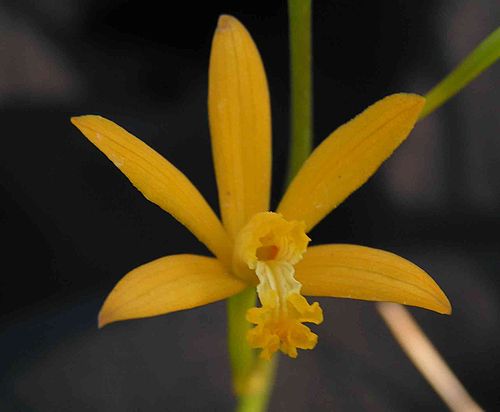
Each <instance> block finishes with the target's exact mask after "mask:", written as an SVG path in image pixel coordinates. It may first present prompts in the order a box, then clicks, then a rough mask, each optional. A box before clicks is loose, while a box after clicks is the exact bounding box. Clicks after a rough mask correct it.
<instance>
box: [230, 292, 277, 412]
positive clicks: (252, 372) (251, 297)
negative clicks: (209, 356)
mask: <svg viewBox="0 0 500 412" xmlns="http://www.w3.org/2000/svg"><path fill="white" fill-rule="evenodd" d="M255 300H256V292H255V288H248V289H246V290H244V291H243V292H241V293H240V294H238V295H236V296H233V297H232V298H230V299H229V300H228V305H227V310H228V342H229V357H230V361H231V368H232V375H233V390H234V392H235V395H236V397H237V406H236V411H237V412H263V411H265V410H266V409H267V404H268V403H269V398H270V395H271V390H272V387H273V382H274V375H275V369H276V363H277V356H275V357H274V359H273V360H272V361H264V360H261V359H258V358H257V354H256V351H255V350H253V349H251V348H250V346H248V342H247V340H246V334H247V331H248V330H249V329H250V328H251V327H252V325H251V324H250V323H249V322H247V320H246V319H245V316H246V313H247V310H248V309H250V308H252V307H254V306H255Z"/></svg>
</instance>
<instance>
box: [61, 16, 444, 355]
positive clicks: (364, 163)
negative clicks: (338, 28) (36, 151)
mask: <svg viewBox="0 0 500 412" xmlns="http://www.w3.org/2000/svg"><path fill="white" fill-rule="evenodd" d="M424 102H425V99H424V98H423V97H420V96H417V95H414V94H404V93H401V94H394V95H391V96H388V97H386V98H384V99H382V100H380V101H378V102H377V103H375V104H373V105H372V106H370V107H369V108H368V109H366V110H365V111H364V112H362V113H361V114H359V115H358V116H356V117H355V118H354V119H352V120H351V121H349V122H348V123H346V124H344V125H343V126H341V127H339V128H338V129H337V130H336V131H334V132H333V133H332V134H331V135H330V136H328V137H327V138H326V140H325V141H324V142H323V143H322V144H321V145H320V146H318V147H317V148H316V150H315V151H314V152H313V153H312V155H311V156H310V157H309V159H308V160H307V161H306V162H305V164H304V165H303V167H302V168H301V170H300V171H299V172H298V174H297V175H296V177H295V178H294V179H293V181H292V182H291V184H290V186H289V187H288V189H287V190H286V193H285V195H284V196H283V198H282V200H281V202H280V203H279V206H278V208H277V210H276V212H271V211H269V198H270V187H271V115H270V104H269V91H268V87H267V80H266V76H265V72H264V67H263V64H262V61H261V58H260V55H259V52H258V50H257V48H256V46H255V44H254V42H253V40H252V38H251V37H250V34H249V33H248V32H247V30H246V29H245V27H244V26H243V25H242V24H241V23H240V22H239V21H238V20H236V19H235V18H234V17H230V16H221V18H220V19H219V23H218V27H217V30H216V32H215V35H214V39H213V43H212V52H211V57H210V70H209V93H208V106H209V118H210V131H211V137H212V150H213V158H214V164H215V173H216V178H217V187H218V192H219V204H220V211H221V215H222V222H221V221H220V220H219V218H218V217H217V216H216V214H215V213H214V212H213V211H212V209H211V208H210V206H209V205H208V204H207V202H206V201H205V199H204V198H203V196H202V195H201V194H200V193H199V191H198V190H197V189H196V188H195V187H194V186H193V184H192V183H191V182H190V181H189V180H188V179H187V178H186V176H184V174H182V173H181V172H180V171H179V170H178V169H176V168H175V167H174V166H173V165H172V164H171V163H169V162H168V161H167V160H166V159H165V158H163V157H162V156H160V155H159V154H158V153H157V152H155V151H154V150H153V149H151V148H150V147H148V146H147V145H146V144H144V143H143V142H142V141H140V140H139V139H137V138H136V137H134V136H133V135H131V134H130V133H128V132H127V131H126V130H125V129H123V128H121V127H120V126H118V125H116V124H115V123H113V122H112V121H110V120H107V119H104V118H102V117H99V116H93V115H89V116H80V117H73V118H72V119H71V121H72V123H73V124H74V125H75V126H76V127H77V128H78V129H79V130H80V131H81V132H82V133H83V134H84V135H85V136H86V137H87V138H88V139H89V140H90V141H91V142H92V143H93V144H94V145H95V146H97V148H99V149H100V150H101V151H102V152H103V153H104V154H105V155H106V156H107V157H108V158H109V159H110V160H111V161H112V162H113V163H114V164H115V165H116V166H117V167H118V168H119V169H120V170H121V171H122V172H123V173H124V174H125V175H126V176H127V177H128V178H129V179H130V181H131V182H132V184H133V185H134V186H136V187H137V188H138V189H139V190H140V191H141V192H142V193H143V194H144V196H145V197H146V198H147V199H149V200H150V201H151V202H153V203H155V204H157V205H158V206H160V207H161V208H162V209H163V210H165V211H166V212H168V213H170V214H171V215H172V216H173V217H174V218H175V219H177V220H178V221H179V222H181V223H182V224H183V225H185V226H186V227H187V228H188V229H189V230H190V231H191V232H192V233H193V234H194V235H195V236H196V237H197V238H198V239H199V240H200V241H201V242H203V243H204V244H205V245H206V246H207V247H208V249H209V250H210V251H211V252H212V253H213V254H214V255H215V258H211V257H204V256H196V255H189V254H182V255H173V256H167V257H163V258H160V259H157V260H155V261H153V262H150V263H147V264H145V265H142V266H140V267H138V268H137V269H134V270H132V271H131V272H130V273H128V274H127V275H126V276H125V277H124V278H123V279H122V280H120V281H119V282H118V284H117V285H116V286H115V288H114V289H113V291H112V292H111V293H110V295H109V296H108V297H107V299H106V301H105V302H104V305H103V307H102V309H101V311H100V313H99V326H100V327H102V326H104V325H106V324H109V323H111V322H115V321H119V320H125V319H134V318H142V317H148V316H156V315H162V314H166V313H169V312H173V311H178V310H183V309H189V308H193V307H196V306H200V305H205V304H208V303H211V302H215V301H218V300H221V299H225V298H228V297H230V296H233V295H235V294H237V293H239V292H241V291H242V290H244V289H245V288H247V287H256V288H257V293H258V296H259V300H260V307H256V308H252V309H250V310H249V311H248V312H247V320H248V321H249V322H251V323H253V324H254V325H255V327H254V328H253V329H251V330H250V331H249V332H248V335H247V340H248V343H249V345H250V346H251V347H252V348H260V349H261V357H262V358H264V359H270V358H271V356H272V355H273V353H275V352H276V351H278V350H281V351H282V352H284V353H286V354H287V355H289V356H291V357H292V358H294V357H296V356H297V349H312V348H314V346H315V345H316V343H317V335H315V334H314V333H312V332H311V330H310V329H309V328H308V327H307V326H305V325H304V323H306V322H309V323H315V324H319V323H321V322H322V321H323V313H322V310H321V308H320V306H319V304H318V303H317V302H315V303H312V304H310V303H309V302H308V301H307V300H306V298H305V297H304V296H331V297H342V298H351V299H362V300H371V301H391V302H398V303H402V304H406V305H413V306H420V307H423V308H426V309H430V310H433V311H436V312H439V313H447V314H449V313H450V312H451V306H450V303H449V301H448V299H447V298H446V296H445V294H444V293H443V292H442V290H441V289H440V288H439V286H438V285H437V284H436V283H435V282H434V281H433V280H432V278H431V277H430V276H429V275H428V274H427V273H425V272H424V271H423V270H422V269H420V268H419V267H417V266H416V265H414V264H413V263H411V262H409V261H407V260H405V259H403V258H401V257H399V256H397V255H394V254H392V253H389V252H385V251H382V250H377V249H373V248H368V247H363V246H356V245H343V244H336V245H322V246H312V247H308V243H309V241H310V239H309V237H308V236H307V233H308V232H309V231H310V230H311V229H312V228H313V227H314V226H315V225H316V224H317V223H318V222H320V221H321V220H322V219H323V218H324V217H325V216H326V215H327V214H328V213H329V212H330V211H332V210H333V209H334V208H335V207H336V206H337V205H339V204H340V203H341V202H342V201H344V200H345V199H346V198H347V197H348V196H349V195H350V194H351V193H352V192H353V191H355V190H356V189H357V188H359V187H360V186H361V185H362V184H363V183H365V182H366V180H367V179H368V178H369V177H370V176H371V175H372V174H373V173H374V172H375V171H376V170H377V168H378V167H379V166H380V165H381V163H382V162H383V161H384V160H385V159H386V158H387V157H389V156H390V155H391V153H392V152H393V151H394V150H395V149H396V148H397V147H398V146H399V145H400V144H401V142H402V141H403V140H404V139H405V138H406V137H407V136H408V134H409V133H410V131H411V130H412V128H413V126H414V124H415V122H416V121H417V119H418V117H419V114H420V113H421V110H422V108H423V106H424Z"/></svg>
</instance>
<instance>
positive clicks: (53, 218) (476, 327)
mask: <svg viewBox="0 0 500 412" xmlns="http://www.w3.org/2000/svg"><path fill="white" fill-rule="evenodd" d="M164 7H165V8H164ZM222 13H228V14H233V15H235V16H236V17H237V18H239V19H240V20H241V21H242V22H243V23H244V24H245V25H246V27H247V28H248V29H249V31H250V32H251V33H252V35H253V37H254V39H255V41H256V43H257V45H258V47H259V49H260V52H261V54H262V57H263V60H264V64H265V67H266V71H267V75H268V80H269V85H270V90H271V99H272V113H273V136H274V142H273V145H274V148H273V149H274V165H273V173H274V180H273V199H274V201H273V205H276V203H277V200H278V199H279V196H280V193H281V191H282V188H283V184H284V183H283V178H284V174H285V167H286V164H285V160H286V154H287V136H288V132H289V127H288V98H289V95H288V93H289V85H288V81H289V77H288V39H287V10H286V2H285V1H274V2H269V1H267V2H263V1H262V2H259V1H238V2H234V1H211V2H209V3H206V4H203V5H202V6H199V5H198V3H196V2H188V1H183V2H147V1H144V0H142V1H139V0H131V1H125V0H121V1H119V0H117V1H97V0H66V1H64V2H62V1H56V0H36V1H35V0H17V1H16V2H13V1H1V2H0V119H1V124H2V130H3V132H2V135H3V140H2V146H1V149H0V234H1V237H2V244H3V246H2V248H1V249H0V250H1V252H0V256H1V257H2V262H3V269H2V275H1V276H0V324H1V325H0V349H1V350H0V410H2V411H69V410H71V411H85V410H89V411H164V410H168V411H198V410H204V411H226V410H231V409H232V407H233V399H232V396H231V390H230V376H229V364H228V359H227V355H226V342H225V327H226V320H225V304H224V303H223V302H219V303H216V304H212V305H209V306H205V307H201V308H198V309H195V310H191V311H185V312H179V313H174V314H171V315H167V316H161V317H157V318H153V319H145V320H137V321H129V322H123V323H118V324H113V325H110V326H109V327H106V328H105V329H104V330H101V331H98V330H97V327H96V318H97V313H98V310H99V308H100V305H101V304H102V302H103V300H104V298H105V297H106V295H107V294H108V293H109V291H110V290H111V289H112V288H113V286H114V284H115V283H116V282H117V281H118V280H119V279H120V278H121V277H122V276H123V275H124V274H125V273H126V272H128V271H129V270H131V269H133V268H134V267H136V266H138V265H140V264H142V263H145V262H148V261H150V260H153V259H155V258H158V257H161V256H164V255H168V254H174V253H183V252H190V253H201V254H207V253H208V252H207V251H206V250H205V249H204V247H203V246H202V245H201V244H199V243H198V242H197V241H196V240H195V238H194V237H193V236H192V235H191V234H190V233H189V232H188V231H187V230H185V229H184V228H183V227H182V226H181V225H180V224H179V223H177V222H176V221H175V220H174V219H172V218H171V217H169V216H168V215H167V214H165V213H164V212H163V211H162V210H160V209H159V208H158V207H156V206H155V205H153V204H151V203H149V202H147V201H146V200H145V199H144V198H143V197H142V195H141V194H140V193H139V192H138V191H136V190H135V189H133V187H132V186H131V185H130V183H129V182H128V181H127V180H126V179H125V178H124V177H123V176H122V175H121V174H120V172H119V171H118V170H117V169H116V168H115V167H114V166H113V165H112V164H111V163H110V162H109V161H108V160H107V159H106V158H105V157H104V156H103V155H102V154H101V153H100V152H98V151H97V149H95V148H94V147H93V146H92V145H91V144H90V143H89V142H88V141H87V140H86V139H85V138H84V137H83V136H82V135H81V134H80V133H79V132H78V131H77V130H76V129H75V128H74V127H73V126H72V125H71V124H70V123H69V117H70V116H72V115H78V114H94V113H95V114H101V115H103V116H106V117H108V118H110V119H112V120H114V121H116V122H118V123H119V124H120V125H122V126H124V127H125V128H127V129H128V130H129V131H131V132H132V133H134V134H135V135H137V136H138V137H140V138H141V139H142V140H144V141H145V142H146V143H148V144H149V145H150V146H152V147H153V148H155V149H156V150H157V151H158V152H160V153H161V154H163V155H164V156H165V157H167V158H168V159H169V160H170V161H171V162H173V163H174V164H175V165H176V166H177V167H178V168H179V169H181V170H182V171H183V172H184V173H185V174H186V175H187V176H188V177H189V178H190V179H191V180H192V181H193V183H194V184H195V185H196V186H197V187H198V188H200V190H201V192H202V193H203V194H204V195H205V196H206V198H207V199H208V201H209V203H210V204H211V205H212V206H213V207H214V208H217V193H216V186H215V179H214V175H213V167H212V160H211V155H210V141H209V133H208V119H207V109H206V100H207V71H208V58H209V52H210V43H211V37H212V34H213V31H214V29H215V26H216V23H217V18H218V15H220V14H222ZM499 15H500V8H499V5H498V3H497V2H494V1H491V0H489V1H488V0H478V1H466V0H456V1H453V2H450V1H444V0H442V1H419V2H409V1H403V0H399V1H395V0H392V1H370V2H367V1H348V0H329V1H326V0H323V1H316V2H314V63H315V67H314V78H315V80H314V81H315V87H314V91H315V133H316V142H317V143H319V142H320V141H321V140H322V139H323V138H324V137H326V136H327V135H328V134H329V133H330V132H331V131H333V130H334V129H335V128H336V127H338V126H339V125H341V124H342V123H344V122H346V121H347V120H349V119H350V118H351V117H353V116H354V115H355V114H357V113H359V112H360V111H362V110H363V109H364V108H365V107H367V106H368V105H369V104H371V103H373V102H374V101H376V100H378V99H380V98H381V97H383V96H385V95H388V94H390V93H394V92H398V91H409V92H417V93H422V94H424V93H425V92H427V91H428V90H429V89H430V88H431V87H432V86H434V85H435V84H436V83H437V82H438V81H439V80H440V79H441V78H442V77H444V76H445V75H446V74H447V73H448V72H449V71H450V70H451V69H453V68H454V67H455V65H456V64H457V63H459V62H460V61H461V59H462V58H464V57H465V56H466V55H467V54H468V53H469V52H470V51H471V50H472V49H473V48H474V47H475V46H476V45H477V44H478V43H479V42H480V41H481V40H482V39H483V38H484V37H486V36H487V35H488V34H489V33H490V32H492V31H493V30H494V29H495V28H496V25H497V24H498V17H499ZM498 76H499V70H498V67H494V68H492V69H490V70H488V71H487V72H485V73H484V74H483V75H481V77H480V78H478V79H476V80H475V81H474V82H473V83H472V84H470V85H469V87H467V89H465V90H464V91H462V92H461V93H460V94H459V95H458V96H457V97H455V98H454V99H453V100H451V101H450V102H448V103H447V104H446V105H445V106H444V107H442V108H441V109H439V110H438V111H437V112H435V113H434V114H432V115H431V116H429V117H428V118H427V119H425V120H424V121H422V122H421V123H419V124H418V125H417V127H416V128H415V130H414V132H413V133H412V135H411V137H410V138H409V140H408V141H407V142H405V143H404V145H403V146H402V147H401V148H400V149H398V151H397V152H396V153H395V155H394V156H393V157H392V158H391V159H390V160H389V161H388V162H386V163H385V165H384V166H383V167H382V168H381V169H380V171H379V172H378V173H377V175H376V176H375V177H374V178H372V179H371V180H370V181H369V182H368V184H366V185H365V186H364V187H363V188H361V189H360V190H359V191H357V192H356V193H354V194H353V195H352V196H351V197H350V198H349V199H348V200H347V201H346V202H345V203H344V204H342V205H341V206H340V207H339V208H338V209H337V210H335V211H334V213H332V214H331V215H330V216H329V217H328V218H327V219H325V221H324V222H323V223H322V224H321V225H319V226H318V228H317V229H315V230H314V231H313V232H312V234H311V237H312V239H313V244H314V243H317V244H319V243H326V242H328V243H335V242H347V243H356V244H362V245H367V246H372V247H377V248H381V249H386V250H390V251H393V252H396V253H398V254H400V255H402V256H404V257H406V258H408V259H410V260H412V261H413V262H415V263H417V264H418V265H419V266H421V267H423V268H424V269H425V270H427V271H428V272H429V273H430V274H431V275H432V276H433V278H434V279H435V280H436V281H437V282H438V283H439V285H440V286H441V287H442V288H443V290H444V291H445V292H446V293H447V295H448V297H449V298H450V301H451V302H452V304H453V308H454V312H453V315H452V316H450V317H447V316H441V315H438V314H435V313H432V312H427V311H425V310H420V309H414V308H412V309H411V312H412V313H413V314H414V315H415V317H416V318H417V319H418V321H419V323H420V325H421V326H422V327H423V329H424V330H425V331H426V332H427V333H428V335H429V337H430V338H431V339H432V341H433V342H434V343H435V345H436V346H437V348H438V349H439V350H440V352H441V353H442V355H443V356H444V358H445V359H446V361H447V362H448V363H449V364H450V366H451V367H452V369H453V370H454V371H455V372H456V374H457V375H458V377H459V379H461V380H462V382H463V383H464V384H465V386H466V387H467V388H468V389H469V391H470V392H471V394H472V396H473V397H474V398H475V399H476V400H477V401H478V402H479V403H480V404H481V405H482V406H483V407H485V408H486V409H489V410H491V409H494V407H495V406H498V404H497V403H496V402H497V399H498V390H499V387H498V382H500V359H499V358H498V356H497V353H498V348H499V345H500V319H499V313H500V282H499V281H498V263H499V245H500V241H499V240H498V233H499V232H500V218H499V216H500V161H499V160H500V139H499V136H498V130H499V128H498V126H499V125H498V93H497V89H498V78H499V77H498ZM320 302H321V305H322V307H323V308H324V311H325V322H324V323H323V324H322V325H320V326H319V327H316V328H314V329H315V331H316V332H317V333H318V334H319V336H320V339H319V344H318V346H317V348H316V349H315V350H314V351H311V352H308V351H304V352H301V353H300V355H299V358H298V359H297V360H295V361H293V360H290V359H282V360H281V362H280V366H279V379H278V382H277V385H276V390H275V392H274V394H273V397H272V400H271V410H272V411H283V410H286V411H292V412H293V411H305V410H319V411H330V410H341V411H362V410H370V411H388V410H393V411H400V410H444V409H445V406H444V404H443V403H442V402H441V401H440V399H439V398H438V397H437V395H435V394H434V392H433V391H432V389H431V388H430V386H429V385H428V384H427V383H426V381H425V380H424V379H423V378H422V377H421V376H420V375H419V373H418V372H417V371H416V369H415V368H414V367H413V366H412V365H411V363H410V362H409V361H408V360H407V358H406V357H405V355H404V354H403V353H402V351H401V350H400V349H399V346H398V345H397V344H396V343H395V341H394V340H393V338H392V337H391V335H390V333H389V332H388V329H387V328H386V326H385V324H384V323H383V321H382V320H381V319H380V317H379V316H378V315H377V313H376V311H375V309H374V306H373V304H371V303H367V302H356V301H350V300H341V299H320Z"/></svg>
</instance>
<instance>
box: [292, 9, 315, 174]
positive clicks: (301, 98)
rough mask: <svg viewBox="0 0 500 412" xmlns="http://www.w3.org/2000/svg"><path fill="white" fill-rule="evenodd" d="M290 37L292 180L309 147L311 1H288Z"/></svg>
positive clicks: (310, 125) (310, 134)
mask: <svg viewBox="0 0 500 412" xmlns="http://www.w3.org/2000/svg"><path fill="white" fill-rule="evenodd" d="M288 15H289V39H290V104H291V106H290V128H291V130H290V133H291V141H290V157H289V164H288V181H290V180H292V178H293V177H294V176H295V174H296V173H297V171H298V170H299V168H300V166H302V163H304V161H305V160H306V159H307V157H308V156H309V154H310V153H311V150H312V143H313V129H312V119H313V102H312V53H311V43H312V35H311V16H312V13H311V0H288Z"/></svg>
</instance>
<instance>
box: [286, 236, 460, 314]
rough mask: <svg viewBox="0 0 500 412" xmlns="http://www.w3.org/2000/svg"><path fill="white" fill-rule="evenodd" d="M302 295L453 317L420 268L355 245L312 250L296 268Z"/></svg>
mask: <svg viewBox="0 0 500 412" xmlns="http://www.w3.org/2000/svg"><path fill="white" fill-rule="evenodd" d="M296 278H297V280H298V281H299V282H300V283H302V293H303V294H304V295H308V296H330V297H337V298H350V299H361V300H371V301H387V302H396V303H401V304H404V305H411V306H419V307H422V308H425V309H429V310H433V311H435V312H438V313H443V314H450V313H451V305H450V302H449V300H448V298H447V297H446V295H445V294H444V293H443V291H442V290H441V288H440V287H439V286H438V285H437V284H436V282H434V280H433V279H432V278H431V277H430V276H429V275H428V274H427V273H426V272H424V271H423V270H422V269H420V268H419V267H418V266H416V265H414V264H413V263H411V262H410V261H408V260H406V259H404V258H402V257H399V256H397V255H395V254H394V253H390V252H385V251H383V250H378V249H372V248H369V247H364V246H356V245H340V244H339V245H322V246H314V247H310V248H308V250H307V253H306V254H305V255H304V258H303V259H302V260H301V261H300V262H299V263H298V264H297V266H296Z"/></svg>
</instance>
